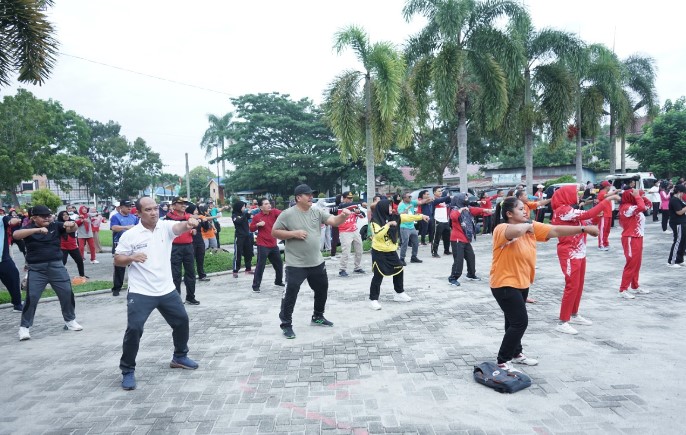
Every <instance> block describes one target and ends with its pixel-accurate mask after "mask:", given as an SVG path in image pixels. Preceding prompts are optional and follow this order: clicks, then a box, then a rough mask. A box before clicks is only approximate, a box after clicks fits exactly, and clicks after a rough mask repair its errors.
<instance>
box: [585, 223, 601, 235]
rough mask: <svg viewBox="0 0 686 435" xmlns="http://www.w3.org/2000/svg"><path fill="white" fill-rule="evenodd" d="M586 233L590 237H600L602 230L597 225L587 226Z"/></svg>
mask: <svg viewBox="0 0 686 435" xmlns="http://www.w3.org/2000/svg"><path fill="white" fill-rule="evenodd" d="M584 233H586V234H588V235H589V236H593V237H598V234H600V230H599V229H598V227H597V226H596V225H587V226H585V227H584Z"/></svg>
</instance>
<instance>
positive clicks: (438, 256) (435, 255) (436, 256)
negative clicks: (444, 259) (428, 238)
mask: <svg viewBox="0 0 686 435" xmlns="http://www.w3.org/2000/svg"><path fill="white" fill-rule="evenodd" d="M431 256H432V257H433V258H441V256H440V255H438V254H431Z"/></svg>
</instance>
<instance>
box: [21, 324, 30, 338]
mask: <svg viewBox="0 0 686 435" xmlns="http://www.w3.org/2000/svg"><path fill="white" fill-rule="evenodd" d="M30 339H31V334H29V328H25V327H23V326H20V327H19V341H24V340H30Z"/></svg>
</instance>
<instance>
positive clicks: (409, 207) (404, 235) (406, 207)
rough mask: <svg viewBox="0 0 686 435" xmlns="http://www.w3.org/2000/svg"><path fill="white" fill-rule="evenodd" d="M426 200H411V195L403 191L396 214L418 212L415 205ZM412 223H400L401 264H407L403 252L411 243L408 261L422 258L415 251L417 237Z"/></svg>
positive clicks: (416, 249)
mask: <svg viewBox="0 0 686 435" xmlns="http://www.w3.org/2000/svg"><path fill="white" fill-rule="evenodd" d="M428 201H430V199H429V200H426V201H425V200H424V199H420V200H419V201H413V200H412V196H411V195H410V194H409V193H405V194H403V197H402V202H401V203H400V204H398V214H400V215H402V214H407V215H415V214H419V213H417V205H418V204H424V202H428ZM421 222H424V221H421ZM414 224H415V223H414V222H413V221H408V222H403V223H401V224H400V242H401V245H400V262H401V263H402V265H403V266H407V263H406V262H405V254H406V253H407V246H408V245H412V256H411V257H410V263H421V262H422V260H420V259H419V258H417V253H418V252H419V237H418V235H417V229H416V228H415V226H414Z"/></svg>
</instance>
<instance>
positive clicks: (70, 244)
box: [57, 210, 87, 278]
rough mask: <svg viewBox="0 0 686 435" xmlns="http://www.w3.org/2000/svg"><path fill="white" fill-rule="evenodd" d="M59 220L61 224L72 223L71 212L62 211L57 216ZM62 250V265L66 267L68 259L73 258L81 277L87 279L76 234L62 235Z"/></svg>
mask: <svg viewBox="0 0 686 435" xmlns="http://www.w3.org/2000/svg"><path fill="white" fill-rule="evenodd" d="M57 220H58V221H59V222H67V221H70V220H71V218H70V217H69V212H68V211H66V210H63V211H61V212H60V213H59V214H58V215H57ZM60 249H62V263H64V265H66V264H67V258H68V257H69V256H71V258H72V259H73V260H74V263H76V268H77V269H78V271H79V276H80V277H82V278H87V277H86V272H85V270H84V268H83V257H82V256H81V252H80V251H79V245H78V243H77V242H76V233H66V232H65V233H64V234H63V235H62V239H61V240H60Z"/></svg>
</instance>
